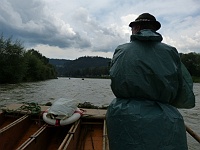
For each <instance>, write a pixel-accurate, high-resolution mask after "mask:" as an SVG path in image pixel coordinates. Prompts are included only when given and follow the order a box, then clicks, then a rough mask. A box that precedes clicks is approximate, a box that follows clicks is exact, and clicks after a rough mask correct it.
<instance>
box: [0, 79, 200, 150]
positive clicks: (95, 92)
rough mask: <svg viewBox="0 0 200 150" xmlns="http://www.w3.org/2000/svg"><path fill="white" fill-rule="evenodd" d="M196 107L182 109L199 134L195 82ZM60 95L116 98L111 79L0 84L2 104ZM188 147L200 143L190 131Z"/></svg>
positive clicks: (194, 149)
mask: <svg viewBox="0 0 200 150" xmlns="http://www.w3.org/2000/svg"><path fill="white" fill-rule="evenodd" d="M194 93H195V96H196V107H195V108H193V109H181V110H180V112H181V114H182V115H183V117H184V120H185V123H186V124H187V125H188V126H189V127H190V128H191V129H192V130H193V131H194V132H195V133H197V134H198V135H199V136H200V110H199V109H200V84H194ZM59 98H67V99H74V100H78V101H79V102H80V103H83V102H85V101H87V102H91V103H93V104H94V105H98V106H102V105H104V106H106V105H109V103H110V102H111V101H112V100H113V98H114V95H113V93H112V91H111V88H110V80H109V79H87V78H86V79H84V80H82V79H80V78H71V79H69V78H59V79H54V80H48V81H43V82H33V83H22V84H9V85H0V106H1V107H2V106H4V105H7V104H11V103H21V102H37V103H40V104H46V103H47V102H54V101H55V100H57V99H59ZM188 146H189V150H200V144H199V143H198V142H197V141H196V140H194V139H193V138H192V137H191V136H190V135H189V134H188Z"/></svg>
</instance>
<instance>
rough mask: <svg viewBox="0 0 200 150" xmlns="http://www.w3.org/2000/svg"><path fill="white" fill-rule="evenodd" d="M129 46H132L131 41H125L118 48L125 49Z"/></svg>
mask: <svg viewBox="0 0 200 150" xmlns="http://www.w3.org/2000/svg"><path fill="white" fill-rule="evenodd" d="M129 46H131V43H124V44H121V45H118V46H117V48H116V49H124V48H127V47H129Z"/></svg>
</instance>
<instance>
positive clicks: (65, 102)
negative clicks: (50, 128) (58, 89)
mask: <svg viewBox="0 0 200 150" xmlns="http://www.w3.org/2000/svg"><path fill="white" fill-rule="evenodd" d="M77 106H78V103H77V101H76V100H72V99H70V100H69V99H66V98H60V99H58V100H57V101H55V102H54V103H53V104H52V106H51V107H50V108H49V109H48V112H47V117H48V118H51V119H63V120H64V119H66V118H69V117H70V116H72V115H73V113H74V112H75V110H76V108H77Z"/></svg>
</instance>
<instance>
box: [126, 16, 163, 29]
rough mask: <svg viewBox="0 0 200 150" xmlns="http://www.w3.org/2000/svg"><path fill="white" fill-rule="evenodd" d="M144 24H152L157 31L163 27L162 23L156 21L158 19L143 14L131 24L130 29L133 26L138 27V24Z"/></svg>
mask: <svg viewBox="0 0 200 150" xmlns="http://www.w3.org/2000/svg"><path fill="white" fill-rule="evenodd" d="M142 23H151V24H152V25H153V26H154V27H155V30H156V31H157V30H158V29H160V27H161V24H160V22H158V21H156V18H155V17H154V16H153V15H151V14H149V13H143V14H141V15H139V16H138V17H137V18H136V19H135V21H133V22H131V23H130V24H129V27H132V26H134V25H138V24H142Z"/></svg>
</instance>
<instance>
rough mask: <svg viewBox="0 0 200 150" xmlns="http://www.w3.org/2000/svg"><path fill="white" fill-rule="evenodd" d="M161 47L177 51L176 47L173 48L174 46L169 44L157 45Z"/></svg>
mask: <svg viewBox="0 0 200 150" xmlns="http://www.w3.org/2000/svg"><path fill="white" fill-rule="evenodd" d="M157 44H158V45H159V46H161V47H162V48H164V49H168V50H174V51H177V49H176V47H174V46H172V45H169V44H166V43H163V42H161V43H157Z"/></svg>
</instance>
